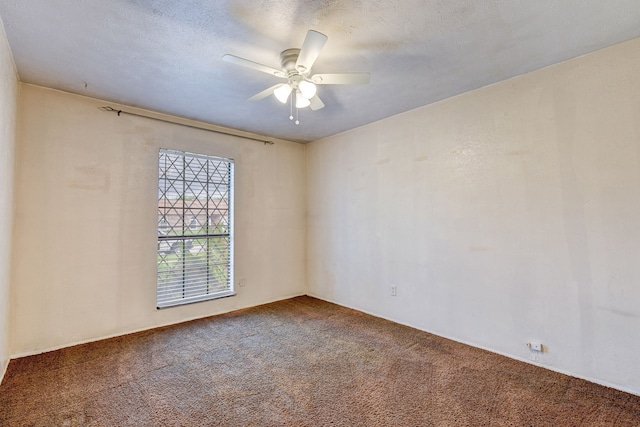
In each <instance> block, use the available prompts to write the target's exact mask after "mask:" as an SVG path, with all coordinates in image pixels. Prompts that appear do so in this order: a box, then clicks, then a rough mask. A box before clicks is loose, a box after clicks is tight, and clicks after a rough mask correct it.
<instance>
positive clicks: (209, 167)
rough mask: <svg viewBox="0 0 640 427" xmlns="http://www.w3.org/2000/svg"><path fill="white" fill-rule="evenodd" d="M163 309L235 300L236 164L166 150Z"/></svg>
mask: <svg viewBox="0 0 640 427" xmlns="http://www.w3.org/2000/svg"><path fill="white" fill-rule="evenodd" d="M158 166H159V168H158V170H159V174H158V177H159V179H158V290H157V301H156V304H157V307H158V308H164V307H171V306H175V305H181V304H188V303H192V302H197V301H205V300H210V299H215V298H221V297H226V296H230V295H233V221H232V218H233V216H232V212H233V210H232V207H233V161H232V160H230V159H224V158H219V157H212V156H206V155H202V154H194V153H188V152H184V151H175V150H167V149H161V150H160V154H159V162H158Z"/></svg>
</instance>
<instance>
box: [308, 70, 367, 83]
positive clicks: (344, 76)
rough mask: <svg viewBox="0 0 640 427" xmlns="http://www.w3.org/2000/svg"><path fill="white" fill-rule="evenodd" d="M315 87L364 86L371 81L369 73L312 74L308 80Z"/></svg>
mask: <svg viewBox="0 0 640 427" xmlns="http://www.w3.org/2000/svg"><path fill="white" fill-rule="evenodd" d="M310 80H311V81H312V82H314V83H315V84H317V85H364V84H367V83H369V80H371V74H369V73H336V74H314V75H313V76H311V79H310Z"/></svg>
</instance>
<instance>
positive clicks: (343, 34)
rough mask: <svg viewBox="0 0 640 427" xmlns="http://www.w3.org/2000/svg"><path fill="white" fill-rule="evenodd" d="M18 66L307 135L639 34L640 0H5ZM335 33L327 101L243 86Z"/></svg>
mask: <svg viewBox="0 0 640 427" xmlns="http://www.w3.org/2000/svg"><path fill="white" fill-rule="evenodd" d="M0 17H1V18H2V21H3V22H4V26H5V30H6V33H7V36H8V38H9V44H10V46H11V49H12V52H13V55H14V58H15V62H16V65H17V68H18V73H19V75H20V79H21V81H23V82H28V83H34V84H38V85H42V86H47V87H51V88H56V89H61V90H64V91H68V92H72V93H77V94H82V95H87V96H91V97H96V98H101V99H106V100H111V101H114V102H119V103H122V104H127V105H131V106H135V107H142V108H147V109H151V110H155V111H159V112H163V113H168V114H173V115H177V116H181V117H186V118H190V119H196V120H200V121H204V122H209V123H213V124H216V125H221V126H227V127H231V128H235V129H240V130H245V131H250V132H254V133H258V134H262V135H267V136H272V137H277V138H283V139H289V140H292V141H299V142H308V141H313V140H316V139H319V138H322V137H325V136H328V135H332V134H335V133H338V132H341V131H345V130H348V129H352V128H354V127H358V126H361V125H364V124H366V123H370V122H373V121H376V120H379V119H381V118H384V117H388V116H391V115H394V114H398V113H401V112H403V111H407V110H410V109H413V108H416V107H419V106H422V105H426V104H429V103H432V102H434V101H437V100H440V99H443V98H447V97H450V96H453V95H456V94H459V93H462V92H465V91H468V90H471V89H475V88H478V87H482V86H485V85H487V84H491V83H494V82H497V81H500V80H504V79H507V78H510V77H513V76H516V75H519V74H523V73H526V72H528V71H532V70H535V69H538V68H541V67H544V66H547V65H551V64H554V63H557V62H560V61H563V60H566V59H569V58H573V57H576V56H579V55H582V54H585V53H588V52H591V51H594V50H597V49H600V48H603V47H606V46H609V45H612V44H615V43H619V42H622V41H625V40H629V39H631V38H635V37H639V36H640V1H638V0H609V1H603V0H536V1H532V0H397V1H391V0H388V1H379V0H377V1H376V0H372V1H365V0H324V1H318V0H300V1H295V0H288V1H284V0H227V1H211V0H85V1H77V0H46V1H43V0H2V1H1V2H0ZM309 29H314V30H317V31H320V32H322V33H324V34H326V35H327V36H328V37H329V40H328V42H327V43H326V45H325V46H324V49H323V50H322V52H321V54H320V57H319V59H318V60H317V61H316V63H315V66H314V67H313V72H314V73H332V72H361V71H368V72H370V73H371V83H370V84H369V85H362V86H326V85H325V86H321V87H319V89H318V95H319V96H320V97H321V98H322V100H323V101H324V103H325V104H326V107H325V108H324V109H322V110H318V111H310V110H309V109H308V108H307V109H304V110H301V111H300V121H301V123H300V125H299V126H296V125H295V124H293V123H292V122H291V121H289V118H288V116H289V106H288V105H282V104H280V103H278V101H277V100H275V98H274V97H272V96H271V97H268V98H266V99H263V100H261V101H258V102H247V101H246V98H248V97H250V96H252V95H254V94H256V93H258V92H260V91H262V90H263V89H265V88H267V87H269V86H272V85H274V84H276V83H278V82H280V80H279V79H278V78H276V77H274V76H269V75H267V74H263V73H260V72H257V71H253V70H250V69H246V68H242V67H238V66H237V65H234V64H229V63H226V62H223V61H221V57H222V55H224V54H225V53H230V54H233V55H237V56H241V57H244V58H247V59H250V60H253V61H256V62H259V63H263V64H266V65H269V66H271V67H274V68H279V54H280V52H281V51H282V50H284V49H287V48H291V47H300V46H301V44H302V41H303V40H304V37H305V34H306V32H307V30H309Z"/></svg>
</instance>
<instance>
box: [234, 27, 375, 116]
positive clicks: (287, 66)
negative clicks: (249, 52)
mask: <svg viewBox="0 0 640 427" xmlns="http://www.w3.org/2000/svg"><path fill="white" fill-rule="evenodd" d="M326 42H327V36H325V35H324V34H322V33H319V32H317V31H313V30H309V31H308V32H307V36H306V37H305V39H304V42H303V43H302V48H300V49H286V50H284V51H282V53H280V67H281V68H280V69H279V70H278V69H275V68H272V67H269V66H267V65H263V64H259V63H257V62H253V61H250V60H248V59H244V58H240V57H238V56H234V55H228V54H227V55H224V56H223V57H222V60H223V61H226V62H230V63H232V64H236V65H241V66H243V67H247V68H252V69H254V70H258V71H262V72H263V73H267V74H270V75H272V76H276V77H279V78H283V79H286V82H285V83H278V84H276V85H274V86H271V87H270V88H267V89H265V90H263V91H262V92H260V93H257V94H255V95H253V96H252V97H250V98H248V99H247V100H248V101H259V100H261V99H264V98H266V97H267V96H269V95H271V94H273V95H274V96H275V97H276V98H277V99H278V101H280V102H282V103H283V104H286V103H287V101H288V100H289V99H291V115H290V116H289V119H290V120H293V105H294V99H295V107H296V113H297V110H298V109H299V108H305V107H309V108H311V109H312V110H314V111H315V110H319V109H321V108H324V102H322V100H321V99H320V97H319V96H318V95H317V93H316V91H317V88H316V85H346V84H367V83H369V79H370V77H371V76H370V74H369V73H334V74H313V75H312V74H311V67H313V64H314V62H315V61H316V59H317V58H318V55H320V50H322V47H323V46H324V45H325V43H326ZM296 124H299V121H298V120H296Z"/></svg>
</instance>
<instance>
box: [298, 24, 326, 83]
mask: <svg viewBox="0 0 640 427" xmlns="http://www.w3.org/2000/svg"><path fill="white" fill-rule="evenodd" d="M326 42H327V36H325V35H324V34H322V33H319V32H317V31H313V30H309V31H308V32H307V36H306V37H305V38H304V43H302V47H301V48H300V53H299V54H298V61H297V62H296V70H298V71H299V72H301V73H308V72H309V70H310V69H311V67H312V66H313V63H314V62H316V59H318V55H320V51H321V50H322V47H323V46H324V44H325V43H326Z"/></svg>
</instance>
